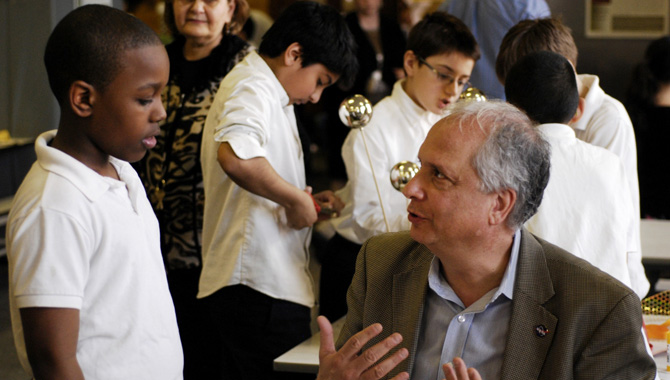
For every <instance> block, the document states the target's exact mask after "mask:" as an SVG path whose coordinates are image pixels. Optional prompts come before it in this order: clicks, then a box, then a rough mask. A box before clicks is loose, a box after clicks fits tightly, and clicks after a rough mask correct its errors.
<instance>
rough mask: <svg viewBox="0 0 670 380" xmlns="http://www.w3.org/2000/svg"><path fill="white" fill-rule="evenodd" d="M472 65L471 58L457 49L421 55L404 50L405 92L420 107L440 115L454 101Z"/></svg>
mask: <svg viewBox="0 0 670 380" xmlns="http://www.w3.org/2000/svg"><path fill="white" fill-rule="evenodd" d="M474 67H475V61H474V60H473V59H472V58H470V57H467V56H465V55H463V54H462V53H459V52H451V53H442V54H436V55H431V56H430V57H425V58H424V57H418V56H417V55H416V54H414V53H413V52H412V51H407V52H406V53H405V71H406V72H407V81H406V82H405V87H404V89H405V92H406V93H407V95H409V97H410V98H412V100H414V102H415V103H416V104H418V105H419V106H420V107H421V108H423V109H425V110H427V111H430V112H432V113H436V114H441V113H443V112H444V110H445V108H446V107H447V106H448V105H449V104H452V103H455V102H456V101H458V97H459V96H460V95H461V92H462V91H463V88H464V85H465V84H466V83H467V82H468V80H469V79H470V74H471V73H472V69H473V68H474Z"/></svg>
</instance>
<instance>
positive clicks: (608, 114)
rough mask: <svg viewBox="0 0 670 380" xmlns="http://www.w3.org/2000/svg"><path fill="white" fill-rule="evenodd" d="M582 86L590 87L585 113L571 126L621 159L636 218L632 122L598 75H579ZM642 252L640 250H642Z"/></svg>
mask: <svg viewBox="0 0 670 380" xmlns="http://www.w3.org/2000/svg"><path fill="white" fill-rule="evenodd" d="M578 77H579V80H580V81H581V82H582V85H584V86H586V87H588V92H587V93H586V97H584V102H585V103H584V113H583V114H582V117H581V118H580V119H579V120H578V121H577V122H575V123H573V124H571V125H570V126H571V127H572V128H573V129H574V130H575V135H576V136H577V138H578V139H580V140H582V141H586V142H587V143H589V144H593V145H596V146H600V147H603V148H605V149H607V150H609V151H610V152H612V153H614V154H616V155H617V156H619V159H621V163H622V164H623V168H624V171H625V172H626V178H628V189H629V192H630V197H631V200H632V202H633V210H634V212H635V215H638V219H639V216H640V186H639V183H638V177H637V146H636V143H635V132H634V130H633V123H632V122H631V120H630V117H629V116H628V112H626V108H625V107H624V106H623V104H621V102H620V101H618V100H616V99H614V98H613V97H611V96H609V95H607V94H606V93H605V91H603V89H602V88H600V85H599V82H600V79H599V78H598V76H596V75H589V74H580V75H579V76H578ZM636 225H637V226H636V227H635V241H636V244H637V245H638V249H639V250H640V249H641V244H640V222H639V220H638V221H636ZM640 252H641V250H640Z"/></svg>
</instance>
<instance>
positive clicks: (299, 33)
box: [258, 1, 358, 87]
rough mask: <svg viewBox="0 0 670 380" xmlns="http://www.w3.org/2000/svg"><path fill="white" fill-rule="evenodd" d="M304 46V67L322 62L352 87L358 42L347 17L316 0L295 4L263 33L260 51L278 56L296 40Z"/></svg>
mask: <svg viewBox="0 0 670 380" xmlns="http://www.w3.org/2000/svg"><path fill="white" fill-rule="evenodd" d="M294 42H297V43H299V44H300V46H302V66H303V67H305V66H309V65H311V64H316V63H320V64H322V65H324V66H325V67H326V68H327V69H328V70H330V71H332V72H333V73H336V74H339V75H340V79H339V83H340V86H342V87H349V86H351V84H352V82H353V80H354V79H355V76H356V71H357V70H358V60H357V58H356V42H355V41H354V37H353V35H352V34H351V32H350V31H349V27H347V24H346V22H345V21H344V18H342V16H341V15H340V14H339V12H337V10H336V9H335V8H333V7H331V6H329V5H322V4H319V3H315V2H312V1H298V2H295V3H293V4H291V5H290V6H289V7H288V8H286V10H284V11H283V12H282V14H281V15H280V16H279V17H278V18H277V20H275V22H274V24H272V27H270V29H268V31H267V32H266V33H265V35H264V36H263V40H262V41H261V45H260V46H259V48H258V53H260V54H262V55H266V56H268V57H270V58H275V57H278V56H279V55H280V54H282V53H283V52H284V51H285V50H286V48H288V46H289V45H291V44H292V43H294Z"/></svg>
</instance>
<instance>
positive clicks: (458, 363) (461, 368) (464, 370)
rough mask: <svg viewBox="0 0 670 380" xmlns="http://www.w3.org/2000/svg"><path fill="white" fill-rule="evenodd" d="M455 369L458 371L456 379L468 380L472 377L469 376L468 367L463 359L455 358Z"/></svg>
mask: <svg viewBox="0 0 670 380" xmlns="http://www.w3.org/2000/svg"><path fill="white" fill-rule="evenodd" d="M453 363H454V369H455V370H456V376H457V377H456V378H457V379H464V380H467V379H469V378H470V377H469V376H468V366H467V365H465V362H464V361H463V359H461V358H458V357H456V358H454V361H453Z"/></svg>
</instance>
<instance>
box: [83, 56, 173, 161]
mask: <svg viewBox="0 0 670 380" xmlns="http://www.w3.org/2000/svg"><path fill="white" fill-rule="evenodd" d="M120 62H122V63H123V64H124V67H123V68H122V69H121V71H120V72H119V74H118V75H117V76H116V78H114V80H113V81H112V82H111V83H110V84H109V85H108V86H107V88H106V89H105V91H104V92H99V91H95V89H94V90H93V92H92V93H91V105H92V110H93V111H92V114H91V117H92V120H91V128H90V130H89V131H88V136H87V137H88V139H89V140H90V141H91V143H92V144H93V146H95V147H96V148H97V149H98V150H99V151H100V152H101V153H103V154H106V155H110V156H114V157H116V158H119V159H122V160H125V161H128V162H135V161H138V160H140V159H141V158H142V157H144V154H145V153H146V151H147V149H151V148H153V147H154V146H155V145H156V137H155V136H156V135H157V134H158V132H159V126H158V123H159V122H160V121H162V120H164V119H165V116H166V114H165V109H164V108H163V103H162V101H161V92H162V91H163V88H164V87H165V85H166V84H167V80H168V75H169V71H170V62H169V60H168V57H167V53H166V52H165V48H164V47H163V46H162V45H154V46H144V47H140V48H136V49H130V50H126V51H125V52H124V56H123V57H121V58H120Z"/></svg>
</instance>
